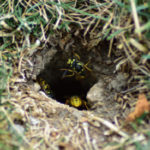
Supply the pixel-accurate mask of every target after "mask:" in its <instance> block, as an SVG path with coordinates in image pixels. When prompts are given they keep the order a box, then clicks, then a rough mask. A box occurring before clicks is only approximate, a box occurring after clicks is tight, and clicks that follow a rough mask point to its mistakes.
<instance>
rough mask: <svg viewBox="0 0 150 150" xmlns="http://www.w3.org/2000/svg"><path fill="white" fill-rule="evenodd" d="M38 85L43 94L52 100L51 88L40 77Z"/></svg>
mask: <svg viewBox="0 0 150 150" xmlns="http://www.w3.org/2000/svg"><path fill="white" fill-rule="evenodd" d="M38 83H39V84H40V86H41V90H42V91H43V92H44V93H45V94H47V95H48V96H49V97H52V98H53V97H54V95H53V92H52V91H51V88H50V86H49V84H48V83H47V82H46V81H45V80H44V79H43V78H41V77H40V78H39V79H38Z"/></svg>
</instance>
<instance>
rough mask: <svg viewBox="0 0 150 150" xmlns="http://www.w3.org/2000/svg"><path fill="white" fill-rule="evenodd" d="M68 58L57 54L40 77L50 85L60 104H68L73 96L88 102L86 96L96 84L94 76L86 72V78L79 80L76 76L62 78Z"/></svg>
mask: <svg viewBox="0 0 150 150" xmlns="http://www.w3.org/2000/svg"><path fill="white" fill-rule="evenodd" d="M67 59H68V56H65V55H64V57H62V53H57V54H56V56H55V57H54V58H53V60H52V61H51V62H50V63H49V64H47V65H46V67H45V69H44V71H42V72H41V73H40V74H39V76H38V77H41V78H42V79H44V80H45V81H46V83H48V84H49V86H50V88H51V90H52V92H53V95H54V96H53V97H54V99H56V100H57V101H59V102H60V103H64V104H65V103H66V99H68V98H70V97H71V96H79V97H80V98H81V99H82V100H84V101H87V100H86V94H87V92H88V90H89V89H90V87H91V86H92V85H93V84H94V83H95V82H96V78H95V77H94V76H93V74H92V73H91V72H89V71H87V70H85V78H84V79H80V80H77V79H76V78H75V76H72V77H65V78H62V76H63V73H64V71H62V70H61V69H64V68H65V69H66V68H68V66H67V65H66V62H67Z"/></svg>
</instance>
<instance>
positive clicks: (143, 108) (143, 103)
mask: <svg viewBox="0 0 150 150" xmlns="http://www.w3.org/2000/svg"><path fill="white" fill-rule="evenodd" d="M145 112H148V113H149V112H150V103H149V102H148V100H147V98H146V96H145V94H139V97H138V101H137V103H136V106H135V110H134V111H133V112H131V113H130V114H129V115H128V117H127V118H126V121H128V122H132V121H134V120H135V119H136V118H139V117H140V116H141V115H142V114H143V113H145Z"/></svg>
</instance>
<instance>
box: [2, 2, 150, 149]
mask: <svg viewBox="0 0 150 150" xmlns="http://www.w3.org/2000/svg"><path fill="white" fill-rule="evenodd" d="M103 10H105V11H103ZM72 24H75V25H77V26H79V27H80V28H82V29H83V30H84V33H83V36H84V37H85V36H87V35H92V37H93V39H92V40H91V41H89V49H92V47H94V46H96V45H98V44H99V43H100V42H101V41H102V40H105V39H106V40H108V41H110V47H109V56H110V57H111V52H112V44H113V42H114V41H116V40H118V41H117V45H118V47H121V49H120V51H123V52H125V56H124V59H126V60H127V61H125V62H128V63H129V64H130V65H131V66H132V70H133V76H134V80H136V82H139V83H141V82H143V80H144V81H145V83H147V84H148V85H149V74H150V71H149V69H150V68H149V58H150V55H149V49H150V44H149V40H150V2H149V1H148V0H133V1H132V0H130V1H129V0H124V1H122V2H120V1H117V0H112V1H104V2H102V3H100V2H97V3H96V1H94V0H93V1H91V3H90V4H89V3H87V2H86V1H85V0H80V1H66V2H65V1H61V0H58V2H55V1H42V0H40V1H36V0H33V1H27V0H25V1H15V0H14V1H13V0H9V1H7V0H1V2H0V114H1V115H0V116H1V129H0V149H5V150H7V149H19V148H20V147H22V140H21V141H20V139H23V137H21V138H14V133H11V132H10V130H8V128H9V127H10V126H13V123H10V117H9V114H10V113H11V111H13V109H15V108H13V109H12V110H11V111H8V110H5V108H6V106H7V107H8V108H12V107H14V106H12V105H10V103H11V102H10V101H9V98H10V96H11V95H10V87H11V85H13V83H12V81H11V77H13V76H14V73H16V72H15V71H13V70H14V69H15V68H19V67H18V65H19V63H18V62H19V61H20V59H21V57H22V55H23V54H24V53H25V54H27V56H28V55H29V54H31V53H32V52H33V53H34V51H35V49H38V48H40V47H44V46H45V45H46V44H47V41H48V38H49V36H50V35H52V34H55V32H58V31H60V32H65V31H66V32H68V33H69V32H70V31H71V25H72ZM96 29H97V30H96ZM97 31H98V32H97ZM27 56H26V57H27ZM125 65H126V64H125V63H123V64H122V65H121V66H120V67H119V69H120V70H122V68H123V67H124V66H125ZM19 73H20V72H19ZM141 89H142V90H143V92H145V93H147V94H148V96H149V94H150V93H149V92H148V91H149V86H145V84H142V85H141ZM5 111H8V112H7V115H6V112H5ZM10 116H11V115H10ZM15 135H16V137H17V136H18V134H17V133H16V132H15ZM12 139H13V140H12ZM135 145H136V148H137V149H142V150H147V149H148V146H149V142H148V143H147V144H146V145H144V146H143V145H142V144H140V142H135Z"/></svg>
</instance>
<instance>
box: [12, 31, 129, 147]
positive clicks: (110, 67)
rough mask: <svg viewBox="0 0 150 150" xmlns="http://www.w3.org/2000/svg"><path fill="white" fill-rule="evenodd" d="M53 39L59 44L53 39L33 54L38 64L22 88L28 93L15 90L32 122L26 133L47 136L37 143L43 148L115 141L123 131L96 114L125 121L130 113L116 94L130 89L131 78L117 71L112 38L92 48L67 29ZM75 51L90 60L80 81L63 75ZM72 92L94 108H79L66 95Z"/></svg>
mask: <svg viewBox="0 0 150 150" xmlns="http://www.w3.org/2000/svg"><path fill="white" fill-rule="evenodd" d="M50 39H53V40H54V41H55V44H54V43H53V44H51V42H52V41H51V40H50V42H49V44H47V46H46V47H45V48H44V49H43V50H38V51H36V52H35V53H34V54H33V56H31V57H30V61H31V62H32V63H33V68H32V69H28V70H26V77H27V82H26V83H25V85H26V86H27V88H25V87H26V86H25V87H24V86H23V88H21V92H22V94H23V93H24V94H23V95H24V96H20V95H14V97H16V98H17V99H19V103H20V105H21V106H24V108H23V111H24V113H27V118H26V122H28V124H29V126H30V129H29V131H28V132H27V138H28V139H32V140H31V143H34V141H40V140H41V139H43V142H42V143H41V144H39V145H37V148H39V149H42V148H44V149H46V147H49V148H51V149H57V148H59V149H67V147H68V143H69V145H72V149H81V147H82V149H99V148H102V147H103V145H104V144H105V143H107V142H113V141H114V142H115V141H116V139H119V138H120V136H122V135H120V134H118V133H114V132H110V129H109V127H108V126H107V125H106V126H105V125H104V124H103V123H102V122H100V121H99V120H96V119H95V118H94V117H93V115H94V116H97V117H100V118H104V119H106V120H107V121H110V122H111V123H112V126H113V125H118V124H121V122H122V120H124V118H125V115H124V110H123V108H122V106H123V105H121V102H118V101H116V99H115V96H116V95H117V94H118V93H121V92H122V91H124V90H125V89H126V86H127V85H126V83H127V82H126V80H127V78H126V77H125V76H124V74H123V73H116V72H115V71H114V70H115V65H116V64H115V63H114V60H115V59H116V56H115V54H112V57H111V58H108V57H107V54H108V49H109V48H108V45H109V44H108V42H107V41H103V42H101V44H100V45H98V46H96V47H93V48H92V49H90V50H89V49H88V48H87V47H86V45H85V44H83V43H84V42H83V39H82V38H81V37H80V36H75V35H70V34H69V35H67V34H66V35H65V36H63V37H57V38H56V37H51V38H50ZM58 41H59V42H58ZM114 48H115V47H114ZM76 54H77V55H78V56H79V57H80V59H79V61H80V62H82V63H83V64H86V63H87V62H90V63H89V64H88V67H89V68H90V69H91V70H92V71H88V70H85V72H84V78H83V79H79V80H78V79H76V78H75V76H72V77H65V78H62V77H63V73H64V71H62V70H61V69H66V68H67V67H68V65H67V60H68V58H73V57H74V55H76ZM30 68H31V67H30ZM114 72H115V73H114ZM38 77H42V78H43V79H44V80H45V81H46V82H47V83H48V84H49V86H50V87H51V89H52V91H53V93H54V98H53V99H52V98H50V97H48V96H47V95H46V93H44V92H42V91H41V90H40V85H39V84H38V83H37V81H36V80H37V78H38ZM19 86H20V85H19ZM73 95H78V96H81V97H82V98H83V99H84V100H85V101H86V102H87V103H88V104H89V109H88V110H82V111H80V110H78V109H76V108H73V107H70V106H68V105H66V104H65V101H66V97H69V96H73ZM125 109H126V111H127V109H128V108H127V107H125ZM29 110H30V111H29ZM30 112H31V113H30ZM31 118H32V119H31ZM35 119H36V121H35V122H36V123H34V121H33V120H35ZM32 128H35V129H32ZM106 131H107V132H108V133H107V132H106ZM115 132H116V131H115ZM110 135H111V136H112V135H113V138H114V140H113V139H112V137H111V136H110ZM88 138H90V139H88ZM85 143H86V144H85ZM35 147H36V146H35ZM62 147H63V148H62Z"/></svg>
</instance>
